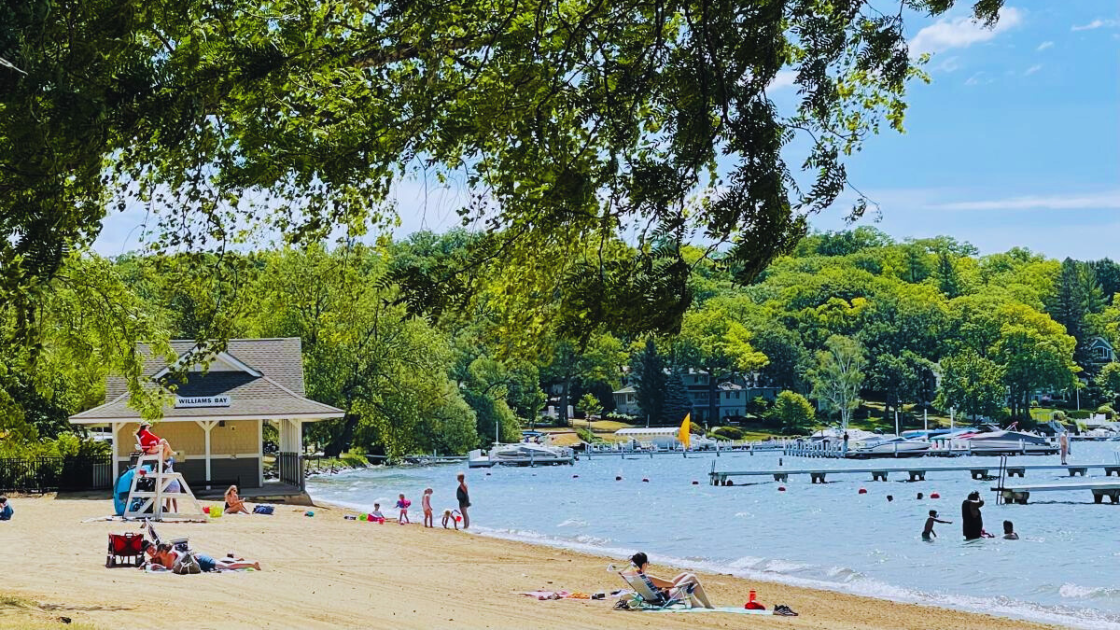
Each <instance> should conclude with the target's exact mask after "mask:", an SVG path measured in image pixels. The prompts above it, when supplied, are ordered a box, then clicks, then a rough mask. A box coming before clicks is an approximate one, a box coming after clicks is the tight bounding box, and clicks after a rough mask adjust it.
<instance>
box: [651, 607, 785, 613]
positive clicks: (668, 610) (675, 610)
mask: <svg viewBox="0 0 1120 630" xmlns="http://www.w3.org/2000/svg"><path fill="white" fill-rule="evenodd" d="M641 610H644V611H645V612H663V613H712V612H718V613H729V614H732V615H773V614H774V613H773V612H771V611H769V610H750V609H747V608H742V607H737V606H716V607H715V608H704V607H702V606H701V607H697V608H683V607H679V606H669V607H665V608H643V609H641Z"/></svg>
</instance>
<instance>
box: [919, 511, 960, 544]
mask: <svg viewBox="0 0 1120 630" xmlns="http://www.w3.org/2000/svg"><path fill="white" fill-rule="evenodd" d="M952 522H953V521H943V520H941V519H939V518H937V510H930V511H929V518H927V519H926V528H925V529H924V530H922V540H933V539H934V538H937V533H936V532H934V531H933V524H934V523H944V524H946V525H949V524H952Z"/></svg>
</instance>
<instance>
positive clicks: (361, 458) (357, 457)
mask: <svg viewBox="0 0 1120 630" xmlns="http://www.w3.org/2000/svg"><path fill="white" fill-rule="evenodd" d="M338 459H339V461H340V462H342V464H343V465H344V466H349V467H350V468H365V467H366V466H369V460H368V459H366V455H365V453H363V452H362V451H361V450H360V449H357V448H352V449H350V450H349V451H347V452H345V453H343V454H341V455H339V456H338Z"/></svg>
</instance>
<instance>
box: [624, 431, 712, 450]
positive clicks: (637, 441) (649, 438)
mask: <svg viewBox="0 0 1120 630" xmlns="http://www.w3.org/2000/svg"><path fill="white" fill-rule="evenodd" d="M614 434H615V436H616V437H618V438H620V439H621V441H622V442H623V443H628V444H630V448H631V449H632V450H638V449H645V450H662V449H669V450H680V449H681V447H682V446H683V445H682V444H681V441H680V439H679V438H678V437H677V436H679V435H680V429H678V428H676V427H658V428H652V429H651V428H645V429H642V428H638V429H619V430H618V431H615V432H614ZM689 441H690V442H691V445H690V449H691V450H693V451H707V450H714V449H715V448H716V445H717V444H718V442H717V440H713V439H711V438H708V437H704V436H703V435H693V436H692V437H691V438H690V439H689Z"/></svg>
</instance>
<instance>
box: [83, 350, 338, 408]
mask: <svg viewBox="0 0 1120 630" xmlns="http://www.w3.org/2000/svg"><path fill="white" fill-rule="evenodd" d="M195 346H196V343H195V342H194V341H185V340H177V341H172V342H171V348H172V350H173V351H174V352H175V357H174V358H175V359H176V360H177V359H178V357H180V356H182V355H183V354H184V353H187V352H189V351H190V350H191V349H193V348H194V347H195ZM137 349H138V350H139V351H140V352H141V353H142V354H143V355H144V356H145V361H144V372H143V373H144V376H146V377H148V378H151V377H153V376H155V375H156V374H158V373H160V372H161V371H162V370H164V368H166V367H167V366H168V361H167V360H166V358H165V357H162V356H158V355H154V354H153V353H152V351H151V348H150V347H149V346H147V345H145V344H140V345H139V346H138V347H137ZM223 358H225V360H223ZM172 362H174V361H172ZM243 368H248V370H249V371H246V370H245V369H243ZM254 372H255V373H254ZM175 393H176V395H177V396H180V397H194V396H216V395H228V396H229V397H230V401H229V405H228V406H224V407H186V408H182V407H174V406H173V405H171V404H168V405H166V406H165V407H164V410H163V419H164V420H165V421H166V420H200V419H203V418H215V417H220V418H222V419H237V418H244V419H257V418H301V419H303V420H322V419H326V418H338V417H341V416H342V415H343V412H342V410H341V409H336V408H335V407H331V406H330V405H325V404H323V403H319V402H315V401H313V400H309V399H308V398H306V397H305V390H304V383H303V357H302V354H301V351H300V340H299V339H298V338H286V339H231V340H230V341H229V344H228V346H227V348H226V351H225V353H224V354H221V355H219V356H218V357H217V358H216V359H215V361H214V362H213V363H212V364H211V366H210V371H209V372H206V373H203V372H198V371H194V372H189V373H188V375H187V377H186V379H185V380H184V381H180V382H179V383H178V388H177V390H176V392H175ZM105 398H106V403H105V404H103V405H101V406H99V407H95V408H93V409H90V410H88V411H83V412H82V413H79V414H76V415H74V416H71V417H70V422H72V423H76V424H95V423H102V422H128V421H130V420H137V419H139V418H140V414H139V413H138V412H137V411H136V410H135V409H132V408H131V407H129V406H128V402H129V396H128V392H127V388H126V386H125V381H124V379H123V378H120V377H115V376H110V377H109V378H108V379H106V384H105Z"/></svg>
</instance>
